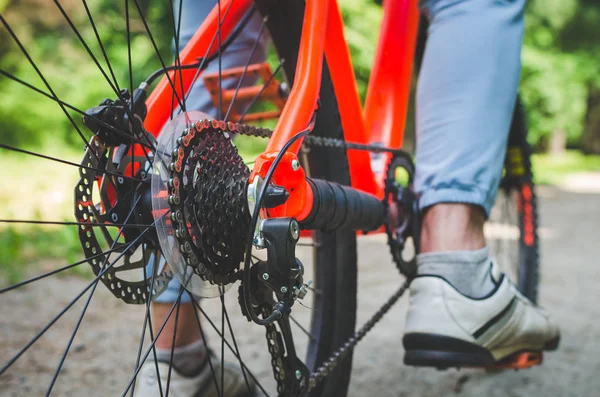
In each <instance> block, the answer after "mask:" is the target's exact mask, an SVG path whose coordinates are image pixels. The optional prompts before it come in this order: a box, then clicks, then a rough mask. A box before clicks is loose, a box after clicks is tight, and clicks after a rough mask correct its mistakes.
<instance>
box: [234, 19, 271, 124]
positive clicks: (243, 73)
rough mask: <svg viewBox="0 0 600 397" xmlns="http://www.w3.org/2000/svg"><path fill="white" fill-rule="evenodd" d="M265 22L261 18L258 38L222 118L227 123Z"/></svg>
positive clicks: (265, 20)
mask: <svg viewBox="0 0 600 397" xmlns="http://www.w3.org/2000/svg"><path fill="white" fill-rule="evenodd" d="M266 22H267V18H263V20H262V23H261V25H260V30H259V31H258V36H257V37H256V40H255V41H254V45H253V46H252V50H251V51H250V55H249V56H248V60H247V61H246V65H245V66H244V71H243V72H242V76H241V77H240V80H239V81H238V84H237V87H236V88H235V92H234V93H233V97H232V98H231V103H230V104H229V107H228V108H227V113H225V118H224V120H225V121H227V119H228V118H229V114H230V113H231V111H232V110H233V104H234V103H235V100H236V98H237V95H238V92H239V91H240V88H241V87H242V83H243V82H244V79H245V78H246V73H247V72H248V67H249V66H250V63H251V62H252V58H253V57H254V53H255V52H256V49H257V48H258V44H259V43H260V38H261V36H262V34H263V31H264V29H265V23H266Z"/></svg>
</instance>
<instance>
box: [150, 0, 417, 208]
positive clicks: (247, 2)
mask: <svg viewBox="0 0 600 397" xmlns="http://www.w3.org/2000/svg"><path fill="white" fill-rule="evenodd" d="M232 3H233V4H232ZM251 5H252V0H222V1H221V15H224V14H225V12H227V10H228V9H229V8H230V9H229V11H228V12H229V14H228V15H227V18H225V19H224V20H223V21H222V24H221V37H222V40H224V39H225V38H226V37H227V36H228V35H229V34H230V33H231V32H232V31H233V29H234V28H235V26H236V25H237V23H238V22H239V20H240V19H241V18H242V17H243V15H244V14H245V13H246V12H247V10H248V9H249V8H250V6H251ZM217 7H218V6H215V8H214V9H213V11H212V12H211V13H210V14H209V16H208V17H207V19H206V20H205V21H204V22H203V23H202V25H201V26H200V28H199V29H198V31H197V32H196V34H195V35H194V36H193V37H192V39H191V40H190V42H189V43H188V45H187V46H186V47H185V48H184V49H183V51H182V52H181V55H180V59H181V64H182V65H186V64H191V63H194V62H196V61H197V59H198V58H200V57H203V56H204V54H205V53H206V51H207V49H208V47H209V45H210V42H211V40H212V37H213V36H214V32H215V31H216V29H217V26H218V23H219V21H218V10H217ZM418 21H419V14H418V8H417V0H385V1H384V18H383V22H382V26H381V35H380V40H379V43H378V46H377V52H376V56H375V61H374V64H373V69H372V73H371V79H370V81H369V87H368V92H367V100H366V104H365V110H364V114H363V111H362V109H361V106H360V100H359V96H358V90H357V87H356V80H355V76H354V71H353V68H352V63H351V59H350V53H349V50H348V46H347V44H346V41H345V39H344V32H343V21H342V17H341V14H340V10H339V8H338V5H337V2H336V1H335V0H307V1H306V9H305V13H304V21H303V25H302V37H301V39H300V49H299V54H298V63H297V66H296V77H295V81H294V84H293V86H292V90H291V92H290V95H289V97H288V100H287V103H286V106H285V108H284V109H283V111H282V114H281V116H280V118H279V120H278V123H277V125H276V127H275V131H274V133H273V136H272V137H271V139H270V140H269V143H268V145H267V149H266V152H265V153H268V152H275V151H279V150H280V149H281V148H282V147H283V146H284V145H285V143H286V142H287V141H288V140H289V139H290V138H292V137H293V136H294V135H295V134H297V133H298V132H300V131H302V130H304V129H305V128H307V127H308V126H309V124H310V120H311V119H312V116H313V113H314V111H315V109H316V106H317V101H318V98H319V89H320V85H321V73H322V65H323V56H325V57H326V59H327V63H328V66H329V69H330V72H331V77H332V80H333V86H334V90H335V93H336V97H337V99H338V106H339V110H340V115H341V121H342V126H343V128H344V137H345V139H346V140H347V141H348V142H358V143H375V142H377V143H380V144H382V145H384V146H388V147H394V148H399V147H401V144H402V138H403V133H404V126H405V122H406V113H407V109H408V98H409V91H410V82H411V78H412V65H413V60H414V50H415V45H416V37H417V30H418ZM179 73H181V77H182V78H183V83H184V84H183V86H184V87H183V91H184V92H187V91H188V90H189V88H190V86H191V84H192V81H193V77H194V75H195V71H194V70H188V71H182V72H171V73H169V76H170V77H171V80H172V81H173V82H174V83H175V86H176V89H175V91H176V92H177V93H178V95H180V96H181V92H180V91H181V89H180V86H179V85H178V83H179ZM172 95H173V89H172V87H171V84H170V83H169V81H168V79H167V77H163V79H162V80H161V81H160V83H159V84H158V86H157V87H156V88H155V89H154V90H153V92H152V94H151V95H150V97H149V98H148V100H147V102H146V105H147V107H148V116H147V118H146V120H145V123H144V125H145V127H146V129H147V130H148V131H150V132H152V133H153V134H154V135H155V136H156V135H158V133H159V132H160V131H161V129H162V127H163V126H164V124H165V123H166V122H167V121H168V120H169V115H170V109H171V103H172V98H173V97H172ZM300 145H301V142H300V141H298V142H296V143H295V144H294V145H293V146H292V147H291V148H290V150H289V151H291V152H294V153H297V151H298V149H299V148H300ZM348 161H349V166H350V172H351V182H352V186H353V187H354V188H356V189H359V190H362V191H366V192H369V193H372V194H375V195H378V196H379V197H382V195H383V175H380V174H379V175H375V174H374V173H373V171H372V169H371V158H370V155H369V153H367V152H365V151H359V150H349V151H348Z"/></svg>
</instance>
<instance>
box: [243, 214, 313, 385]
mask: <svg viewBox="0 0 600 397" xmlns="http://www.w3.org/2000/svg"><path fill="white" fill-rule="evenodd" d="M258 235H259V236H260V237H259V240H260V242H259V244H261V245H262V246H264V247H265V248H266V249H267V260H259V261H258V262H257V263H255V264H254V265H253V266H252V267H251V269H250V284H249V285H244V284H242V285H241V286H240V291H239V293H240V296H239V302H240V306H241V308H242V313H243V314H244V315H245V316H246V318H247V319H248V321H251V320H252V319H253V318H256V317H258V316H262V319H263V320H265V319H271V320H270V321H265V322H266V324H263V325H265V327H266V331H267V343H268V346H269V352H270V354H271V363H272V366H273V374H274V376H275V380H276V381H277V385H278V386H277V389H278V393H279V395H286V396H288V395H289V396H299V395H303V394H305V393H306V390H307V387H308V377H309V375H310V373H309V370H308V368H307V367H306V365H305V364H304V363H303V362H302V361H301V360H300V359H299V358H298V357H297V354H296V348H295V344H294V340H293V335H292V332H291V329H290V318H289V314H290V312H291V308H292V305H293V304H294V303H295V301H296V300H297V299H303V298H304V297H305V296H306V294H307V292H308V288H309V287H310V281H309V282H308V283H306V284H305V283H304V280H303V275H304V266H303V265H302V262H300V260H299V259H298V258H296V253H295V250H296V243H297V242H298V239H299V237H300V226H299V224H298V222H297V221H296V219H294V218H270V219H262V220H260V222H259V226H258ZM257 242H258V241H257ZM245 288H248V291H244V289H245ZM248 297H249V299H250V302H246V298H248ZM248 309H249V310H253V313H249V312H248ZM275 322H277V325H278V326H279V330H280V332H279V331H278V330H277V327H276V326H275V324H274V323H275Z"/></svg>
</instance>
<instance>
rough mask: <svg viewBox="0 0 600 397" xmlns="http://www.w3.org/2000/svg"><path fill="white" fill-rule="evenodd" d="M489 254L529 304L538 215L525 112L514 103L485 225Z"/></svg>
mask: <svg viewBox="0 0 600 397" xmlns="http://www.w3.org/2000/svg"><path fill="white" fill-rule="evenodd" d="M486 237H487V240H488V245H489V247H490V253H491V254H492V256H493V257H495V258H496V259H498V261H499V264H500V265H501V267H502V270H503V271H504V272H506V273H507V274H508V275H509V276H510V278H511V279H512V280H513V281H514V282H515V283H516V284H517V286H518V287H519V290H520V291H521V292H522V293H523V295H525V296H526V297H527V298H529V299H530V300H531V301H532V302H534V303H535V302H537V296H538V283H539V242H538V214H537V198H536V194H535V185H534V183H533V172H532V169H531V148H530V147H529V144H528V143H527V122H526V114H525V108H524V107H523V104H522V103H521V102H520V100H518V101H517V104H516V106H515V111H514V114H513V120H512V123H511V130H510V135H509V140H508V149H507V153H506V161H505V165H504V174H503V177H502V180H501V182H500V188H499V189H498V195H497V196H496V203H495V205H494V207H493V208H492V212H491V214H490V219H489V222H488V224H487V225H486Z"/></svg>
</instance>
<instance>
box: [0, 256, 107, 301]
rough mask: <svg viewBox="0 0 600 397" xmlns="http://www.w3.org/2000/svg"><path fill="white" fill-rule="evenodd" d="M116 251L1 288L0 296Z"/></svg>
mask: <svg viewBox="0 0 600 397" xmlns="http://www.w3.org/2000/svg"><path fill="white" fill-rule="evenodd" d="M117 249H118V248H117ZM117 249H114V250H109V251H104V252H100V253H98V254H96V255H92V256H90V257H88V258H86V259H82V260H80V261H78V262H75V263H71V264H70V265H66V266H63V267H61V268H58V269H54V270H51V271H49V272H48V273H44V274H40V275H39V276H35V277H32V278H30V279H28V280H24V281H20V282H18V283H16V284H14V285H11V286H9V287H6V288H3V289H0V294H3V293H5V292H8V291H11V290H13V289H17V288H19V287H22V286H24V285H27V284H30V283H33V282H34V281H38V280H41V279H43V278H46V277H49V276H52V275H54V274H57V273H60V272H63V271H65V270H69V269H71V268H74V267H75V266H79V265H81V264H82V263H87V261H88V260H91V259H95V258H98V257H101V256H103V255H106V254H109V253H111V252H115V251H117Z"/></svg>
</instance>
